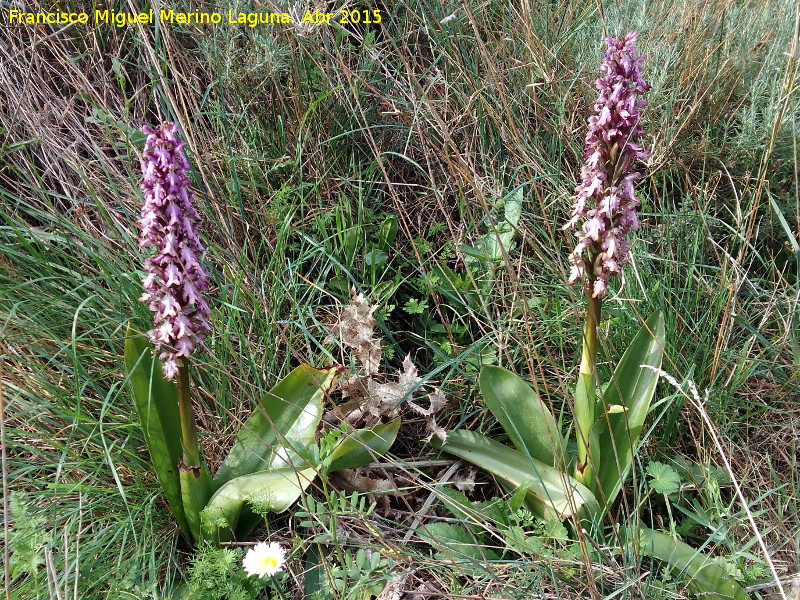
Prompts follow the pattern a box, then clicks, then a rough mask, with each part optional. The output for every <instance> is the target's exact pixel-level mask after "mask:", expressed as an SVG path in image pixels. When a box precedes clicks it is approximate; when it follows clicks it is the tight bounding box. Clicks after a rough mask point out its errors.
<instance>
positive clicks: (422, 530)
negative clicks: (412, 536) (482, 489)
mask: <svg viewBox="0 0 800 600" xmlns="http://www.w3.org/2000/svg"><path fill="white" fill-rule="evenodd" d="M417 535H418V536H419V537H420V538H422V539H423V540H425V541H426V542H428V543H430V544H431V545H432V546H434V547H435V548H440V549H441V550H442V551H443V552H442V553H443V554H444V556H446V557H447V558H449V559H452V560H453V561H456V562H458V561H463V560H478V561H484V560H497V559H498V558H500V557H499V556H498V554H497V552H494V551H492V550H488V549H487V548H486V547H485V546H486V542H485V541H484V540H483V539H482V538H481V537H480V536H474V535H473V534H472V533H471V532H469V531H467V530H466V529H465V528H464V527H463V526H462V525H456V524H454V523H427V524H425V525H421V526H420V527H419V529H417Z"/></svg>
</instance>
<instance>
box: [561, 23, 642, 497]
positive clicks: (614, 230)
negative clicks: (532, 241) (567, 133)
mask: <svg viewBox="0 0 800 600" xmlns="http://www.w3.org/2000/svg"><path fill="white" fill-rule="evenodd" d="M637 38H638V34H637V33H636V32H630V33H628V34H627V35H626V36H625V37H622V38H607V39H606V45H607V50H606V54H605V58H604V60H603V64H602V67H601V68H602V71H603V75H602V76H600V77H599V78H598V79H597V80H596V82H595V83H596V86H597V89H598V90H599V92H600V95H599V97H598V99H597V102H596V103H595V105H594V108H595V114H594V115H592V116H591V117H589V121H588V125H589V127H588V132H587V134H586V147H585V151H584V156H583V158H584V164H583V168H582V169H581V183H580V184H579V185H578V187H577V188H576V190H575V192H576V196H575V204H574V206H573V208H572V214H571V218H570V220H569V222H568V223H567V225H566V226H565V227H566V228H571V229H573V230H575V229H576V227H577V226H578V224H580V225H581V227H580V229H579V230H578V231H577V232H576V236H577V237H578V244H577V245H576V247H575V250H574V251H573V252H572V254H571V255H570V262H571V263H572V271H571V273H570V278H569V280H570V283H574V282H576V281H578V280H582V281H583V286H584V290H585V291H586V296H587V298H588V304H587V311H586V325H585V328H584V334H583V347H582V353H581V366H580V374H579V378H578V385H577V388H576V390H575V428H576V433H577V441H578V457H577V458H578V460H577V464H576V473H575V474H576V479H578V480H579V481H581V482H582V483H583V484H584V485H587V486H588V487H589V488H590V489H593V476H592V465H591V464H590V463H591V461H590V459H589V456H590V454H591V453H590V447H591V445H592V443H593V441H592V439H591V428H592V425H593V424H594V422H595V420H596V418H597V415H596V399H595V380H596V376H595V368H596V361H597V325H598V323H599V322H600V311H601V302H602V298H603V296H604V295H605V293H606V290H607V284H608V282H609V280H610V279H611V278H613V277H614V276H617V275H619V274H620V273H622V267H623V266H624V265H625V264H626V263H627V262H628V260H629V257H628V253H629V251H630V241H629V240H628V239H627V237H626V236H627V234H628V233H629V232H630V231H631V230H636V229H638V228H639V220H638V218H637V216H636V208H638V207H639V205H640V203H639V201H638V200H637V199H636V197H635V196H634V190H633V184H634V182H635V181H636V180H637V179H639V178H640V177H641V174H640V173H639V172H637V171H636V170H634V168H633V164H634V163H635V161H637V160H640V159H645V158H647V157H649V153H648V152H647V151H646V150H643V149H642V148H641V147H640V146H639V145H638V140H639V138H640V137H641V135H642V128H641V127H640V125H639V109H640V108H643V107H644V106H646V104H647V103H646V102H645V101H644V100H642V99H640V96H641V95H642V94H643V93H644V92H645V91H647V90H648V89H650V87H649V86H648V85H647V84H646V83H645V82H644V81H643V80H642V77H641V72H640V65H641V62H642V60H643V58H644V57H643V56H637V54H636V48H635V43H636V40H637Z"/></svg>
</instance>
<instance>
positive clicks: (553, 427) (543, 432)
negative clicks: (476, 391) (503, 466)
mask: <svg viewBox="0 0 800 600" xmlns="http://www.w3.org/2000/svg"><path fill="white" fill-rule="evenodd" d="M478 384H479V386H480V390H481V395H482V396H483V399H484V401H485V402H486V406H488V407H489V410H490V411H492V414H493V415H494V417H495V418H496V419H497V420H498V421H499V422H500V424H501V425H502V426H503V429H505V431H506V433H507V434H508V437H509V438H511V441H512V442H513V444H514V446H516V448H517V450H519V451H520V452H522V453H523V454H528V455H530V457H531V458H534V459H536V460H538V461H541V462H543V463H545V464H547V465H550V466H555V465H556V464H563V459H564V456H565V454H564V448H563V447H562V439H561V432H560V430H559V429H558V425H557V424H556V421H555V419H554V418H553V415H552V414H551V413H550V410H549V408H548V407H547V405H546V404H545V403H544V402H542V400H541V398H539V394H537V393H536V392H535V391H534V390H533V388H531V386H529V385H528V384H527V383H526V382H525V381H524V380H523V379H522V378H521V377H519V376H517V375H515V374H514V373H512V372H511V371H508V370H506V369H503V368H502V367H495V366H486V367H483V369H481V373H480V376H479V378H478ZM554 450H555V452H554ZM556 457H558V458H556Z"/></svg>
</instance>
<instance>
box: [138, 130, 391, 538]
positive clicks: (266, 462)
mask: <svg viewBox="0 0 800 600" xmlns="http://www.w3.org/2000/svg"><path fill="white" fill-rule="evenodd" d="M144 133H145V134H146V135H147V141H146V144H145V148H144V153H143V159H142V183H141V188H142V191H143V192H144V206H143V208H142V214H141V219H140V220H139V225H140V238H139V246H140V247H141V248H143V249H148V250H149V255H148V257H147V258H146V259H145V262H144V267H145V273H146V274H145V277H144V280H143V286H144V290H145V291H144V294H143V295H142V298H141V299H142V300H143V301H145V302H147V304H148V306H149V308H150V310H151V311H152V312H153V315H154V317H153V327H152V329H150V330H149V331H148V332H147V334H146V335H142V334H139V333H137V332H136V331H135V330H134V329H133V328H132V327H129V329H128V335H127V339H126V344H125V368H126V372H127V376H128V380H129V381H130V384H131V387H132V390H133V396H134V400H135V403H136V409H137V411H138V414H139V418H140V421H141V424H142V428H143V430H144V438H145V442H146V444H147V448H148V450H149V452H150V457H151V460H152V462H153V467H154V469H155V472H156V474H157V476H158V479H159V482H160V483H161V487H162V489H163V491H164V495H165V497H166V499H167V502H168V503H169V506H170V508H171V509H172V512H173V514H174V516H175V519H176V521H177V523H178V527H179V528H180V530H181V532H182V533H183V535H184V536H185V537H186V538H187V539H188V540H189V541H190V542H194V543H199V542H200V541H201V540H209V541H211V542H221V541H228V540H231V539H234V538H236V539H244V538H246V537H247V535H248V534H249V533H250V532H251V531H252V529H253V528H254V527H255V526H256V525H257V524H258V522H259V521H260V519H261V517H260V515H261V514H263V513H264V512H282V511H284V510H286V509H287V508H289V506H291V505H292V504H293V503H294V502H295V501H296V500H297V499H298V498H299V497H300V495H301V494H302V493H303V491H304V490H305V489H306V488H307V487H308V486H309V485H310V484H311V483H312V482H313V480H314V479H315V477H316V476H317V474H318V473H319V471H320V465H321V464H322V462H323V461H318V464H315V461H313V460H309V459H308V457H309V456H311V454H310V453H308V452H306V450H307V449H308V448H309V447H310V445H311V444H313V442H314V437H315V434H316V431H317V428H318V426H319V424H320V420H321V418H322V408H323V404H322V403H323V397H324V395H325V394H326V393H327V392H328V391H330V389H331V387H332V385H333V381H334V379H335V376H336V371H337V368H335V367H334V368H329V369H315V368H314V367H311V366H309V365H305V364H303V365H300V366H298V367H297V368H296V369H295V370H294V371H292V372H291V373H290V374H289V375H288V376H286V377H285V378H283V379H282V380H280V381H279V382H278V383H277V384H276V385H275V386H274V387H273V388H272V389H271V390H270V391H269V392H268V393H267V394H266V396H265V397H264V398H262V399H260V401H258V402H257V403H256V405H255V407H254V409H253V411H252V413H251V415H250V417H249V418H248V419H247V420H246V421H245V422H244V424H243V425H242V428H241V429H240V430H239V433H238V435H237V437H236V441H235V443H234V445H233V447H232V448H231V450H230V453H229V454H228V456H227V457H226V458H225V460H224V461H223V463H222V465H221V466H220V467H219V469H218V470H217V472H216V473H215V475H214V477H213V478H212V477H211V475H210V473H209V470H208V467H207V466H206V464H205V461H204V460H203V455H202V448H201V445H200V443H199V441H198V437H197V426H196V424H195V417H194V413H193V409H192V399H191V378H190V375H189V363H190V359H191V357H192V355H193V354H195V353H196V352H198V351H201V350H203V349H204V345H203V340H204V338H205V336H206V334H207V333H208V332H209V330H210V325H209V319H210V317H211V309H210V307H209V304H208V302H207V300H206V298H205V294H206V293H207V292H208V284H207V275H206V272H205V270H204V269H203V266H202V264H201V262H200V259H201V255H202V253H203V251H204V248H203V246H202V244H201V243H200V242H199V240H198V238H197V227H198V222H199V215H198V213H197V210H196V209H195V207H194V194H193V191H192V186H191V181H190V179H189V176H188V172H189V162H188V161H187V159H186V156H185V155H184V152H183V147H184V142H183V141H181V140H179V139H178V137H177V126H176V125H175V124H174V123H164V124H162V125H161V126H160V127H158V128H156V129H153V128H151V127H145V128H144ZM399 426H400V421H399V420H395V421H393V422H392V423H388V424H386V425H379V426H376V427H373V428H371V429H363V430H357V431H351V432H350V433H349V435H346V436H345V437H343V438H341V439H340V440H339V443H338V444H337V445H336V446H335V447H334V448H333V449H332V451H331V453H330V455H329V456H328V457H326V460H325V461H324V464H325V467H326V468H325V470H326V471H327V472H333V471H336V470H339V469H345V468H351V467H355V466H360V465H365V464H368V463H369V462H371V461H372V460H373V459H374V457H375V455H378V454H383V453H385V452H386V451H387V450H388V449H389V447H390V446H391V445H392V443H393V442H394V439H395V437H396V436H397V431H398V428H399ZM302 456H305V457H306V458H302Z"/></svg>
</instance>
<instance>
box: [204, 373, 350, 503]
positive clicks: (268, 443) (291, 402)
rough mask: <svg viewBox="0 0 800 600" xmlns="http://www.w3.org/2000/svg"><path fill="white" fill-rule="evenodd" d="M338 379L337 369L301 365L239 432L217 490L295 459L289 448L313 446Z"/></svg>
mask: <svg viewBox="0 0 800 600" xmlns="http://www.w3.org/2000/svg"><path fill="white" fill-rule="evenodd" d="M335 375H336V369H326V370H318V369H315V368H313V367H311V366H309V365H300V366H299V367H297V368H296V369H295V370H294V371H292V372H291V373H289V374H288V375H287V376H286V377H284V378H283V379H281V380H280V381H279V382H278V383H277V384H275V387H273V388H272V389H271V390H270V391H269V392H268V393H267V395H266V396H265V397H264V399H263V400H261V402H260V404H259V405H258V406H257V407H256V408H255V409H254V410H253V413H252V414H251V415H250V417H249V418H248V419H247V421H245V423H244V424H243V425H242V428H241V429H240V430H239V433H238V435H237V436H236V442H235V443H234V445H233V448H231V451H230V454H228V456H227V457H226V458H225V460H224V461H223V463H222V465H220V468H219V470H218V471H217V473H216V475H215V476H214V480H213V482H212V483H213V487H214V489H220V487H221V486H222V485H224V484H225V483H226V482H228V481H230V480H232V479H234V478H236V477H241V476H243V475H249V474H250V473H255V472H256V471H265V470H268V469H270V468H272V467H274V466H277V465H279V464H285V463H286V457H287V454H289V455H291V451H290V450H288V451H287V446H289V448H291V446H300V447H305V446H307V445H308V444H310V443H311V442H312V441H313V440H314V433H315V432H316V430H317V425H319V421H320V419H321V418H322V398H323V396H324V395H325V393H326V392H328V391H329V390H330V388H331V385H332V384H333V379H334V377H335ZM279 451H280V452H279Z"/></svg>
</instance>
